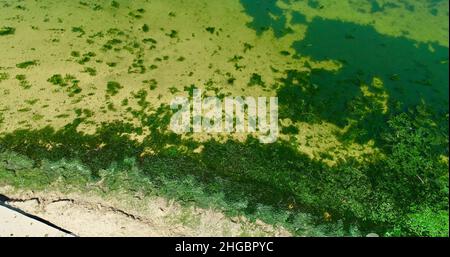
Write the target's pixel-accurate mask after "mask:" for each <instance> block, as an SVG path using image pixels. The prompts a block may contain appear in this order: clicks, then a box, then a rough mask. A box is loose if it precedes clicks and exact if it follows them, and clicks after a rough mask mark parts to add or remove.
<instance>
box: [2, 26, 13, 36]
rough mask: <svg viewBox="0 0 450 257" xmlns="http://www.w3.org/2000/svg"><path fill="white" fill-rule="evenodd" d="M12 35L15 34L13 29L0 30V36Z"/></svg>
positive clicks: (3, 28) (4, 28)
mask: <svg viewBox="0 0 450 257" xmlns="http://www.w3.org/2000/svg"><path fill="white" fill-rule="evenodd" d="M14 33H16V29H15V28H13V27H2V28H0V36H7V35H13V34H14Z"/></svg>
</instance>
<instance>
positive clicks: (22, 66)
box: [16, 61, 38, 69]
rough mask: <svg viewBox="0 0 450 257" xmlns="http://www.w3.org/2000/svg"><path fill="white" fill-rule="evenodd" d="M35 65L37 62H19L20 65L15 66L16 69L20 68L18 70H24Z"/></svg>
mask: <svg viewBox="0 0 450 257" xmlns="http://www.w3.org/2000/svg"><path fill="white" fill-rule="evenodd" d="M36 65H38V62H37V61H26V62H21V63H18V64H16V67H17V68H20V69H26V68H28V67H30V66H36Z"/></svg>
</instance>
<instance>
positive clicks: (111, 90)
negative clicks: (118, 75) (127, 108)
mask: <svg viewBox="0 0 450 257" xmlns="http://www.w3.org/2000/svg"><path fill="white" fill-rule="evenodd" d="M106 87H107V89H106V92H108V94H110V95H112V96H114V95H117V93H119V89H121V88H122V86H121V85H120V83H119V82H116V81H109V82H108V84H107V85H106Z"/></svg>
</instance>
